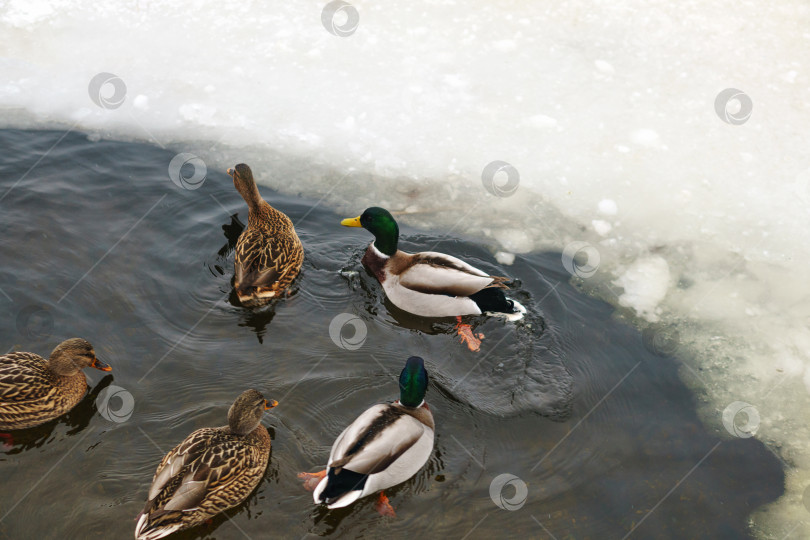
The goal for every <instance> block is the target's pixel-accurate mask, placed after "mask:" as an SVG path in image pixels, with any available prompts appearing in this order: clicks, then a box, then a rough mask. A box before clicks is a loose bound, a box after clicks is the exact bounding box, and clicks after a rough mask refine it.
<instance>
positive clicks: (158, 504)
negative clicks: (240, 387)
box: [135, 390, 278, 540]
mask: <svg viewBox="0 0 810 540" xmlns="http://www.w3.org/2000/svg"><path fill="white" fill-rule="evenodd" d="M276 405H278V402H276V401H270V402H268V401H267V400H266V399H265V398H264V396H262V394H260V393H259V392H257V391H256V390H245V391H244V392H242V394H241V395H240V396H239V397H238V398H236V401H234V402H233V405H231V408H230V409H229V410H228V425H227V426H223V427H217V428H202V429H198V430H197V431H195V432H194V433H192V434H191V435H189V436H188V437H186V438H185V440H184V441H183V442H181V443H180V444H179V445H178V446H176V447H175V448H174V449H173V450H172V451H171V452H169V453H168V454H166V457H164V458H163V461H161V462H160V465H158V468H157V471H155V476H154V478H153V479H152V487H150V488H149V500H148V501H147V502H146V506H145V507H144V509H143V511H142V512H141V513H140V514H139V515H138V518H137V519H138V524H137V525H136V526H135V538H136V539H138V540H154V539H157V538H163V537H164V536H167V535H169V534H172V533H173V532H176V531H180V530H183V529H188V528H190V527H194V526H196V525H199V524H201V523H203V522H205V521H206V520H207V519H209V518H211V517H213V516H215V515H216V514H219V513H220V512H224V511H225V510H227V509H229V508H233V507H234V506H236V505H238V504H239V503H241V502H242V501H244V500H245V499H246V498H247V496H248V495H250V493H251V492H252V491H253V490H254V488H255V487H256V486H257V485H259V482H261V479H262V477H264V473H265V470H266V469H267V462H268V460H269V458H270V434H269V433H267V429H266V428H265V427H263V426H262V425H261V420H262V416H263V415H264V411H266V410H268V409H272V408H273V407H275V406H276Z"/></svg>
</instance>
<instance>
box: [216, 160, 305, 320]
mask: <svg viewBox="0 0 810 540" xmlns="http://www.w3.org/2000/svg"><path fill="white" fill-rule="evenodd" d="M228 174H229V175H230V176H231V177H232V178H233V185H234V187H235V188H236V190H237V191H238V192H239V194H240V195H242V198H243V199H245V202H246V203H247V205H248V226H247V227H246V228H245V230H244V231H242V234H241V235H240V236H239V240H238V241H237V242H236V255H235V257H234V281H233V286H234V289H235V290H236V294H237V296H238V297H239V301H240V302H241V303H242V305H244V306H246V307H255V306H259V305H262V304H266V303H267V302H269V301H270V300H271V299H273V298H278V297H279V296H281V295H282V294H283V293H284V292H285V291H286V290H287V288H288V287H289V286H290V284H291V283H292V281H293V279H295V277H296V276H297V275H298V272H299V271H300V270H301V264H302V263H303V261H304V248H303V246H302V245H301V240H300V239H299V238H298V235H297V234H295V227H293V223H292V221H290V218H288V217H287V216H286V215H285V214H284V213H283V212H279V211H278V210H276V209H275V208H273V207H272V206H270V205H269V204H268V203H267V201H265V200H264V199H263V198H262V196H261V195H260V194H259V188H257V187H256V182H255V181H254V180H253V171H251V170H250V167H248V166H247V165H245V164H244V163H240V164H239V165H237V166H236V167H234V168H232V169H228Z"/></svg>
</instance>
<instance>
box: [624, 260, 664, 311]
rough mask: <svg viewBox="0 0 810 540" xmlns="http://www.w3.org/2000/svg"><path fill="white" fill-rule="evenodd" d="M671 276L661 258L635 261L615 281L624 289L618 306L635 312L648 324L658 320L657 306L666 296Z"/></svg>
mask: <svg viewBox="0 0 810 540" xmlns="http://www.w3.org/2000/svg"><path fill="white" fill-rule="evenodd" d="M670 279H671V276H670V274H669V265H668V264H667V261H666V260H664V258H663V257H658V256H655V255H654V256H650V257H644V258H639V259H637V260H636V261H635V262H634V263H633V264H631V265H630V267H629V268H627V270H625V271H624V272H623V273H622V274H621V275H620V276H619V277H618V278H617V279H616V280H614V281H613V284H614V285H617V286H619V287H621V288H623V289H624V293H623V294H622V295H621V296H619V304H620V305H622V306H625V307H630V308H633V309H634V310H636V313H637V314H638V315H639V316H641V317H644V318H645V319H646V320H648V321H650V322H655V321H657V320H658V318H659V317H658V315H659V311H658V304H659V303H661V301H662V300H663V299H664V297H665V296H666V295H667V291H668V290H669V287H670Z"/></svg>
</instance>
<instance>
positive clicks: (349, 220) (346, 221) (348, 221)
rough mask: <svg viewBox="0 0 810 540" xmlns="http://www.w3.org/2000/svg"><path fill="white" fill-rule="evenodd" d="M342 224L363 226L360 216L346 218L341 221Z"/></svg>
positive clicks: (345, 225)
mask: <svg viewBox="0 0 810 540" xmlns="http://www.w3.org/2000/svg"><path fill="white" fill-rule="evenodd" d="M340 224H341V225H343V226H344V227H362V225H360V216H357V217H353V218H346V219H344V220H343V221H341V222H340Z"/></svg>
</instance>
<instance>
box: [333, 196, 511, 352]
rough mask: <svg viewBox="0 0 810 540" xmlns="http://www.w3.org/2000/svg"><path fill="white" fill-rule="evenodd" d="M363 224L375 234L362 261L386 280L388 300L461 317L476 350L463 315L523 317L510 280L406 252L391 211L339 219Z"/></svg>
mask: <svg viewBox="0 0 810 540" xmlns="http://www.w3.org/2000/svg"><path fill="white" fill-rule="evenodd" d="M340 224H341V225H344V226H346V227H363V228H364V229H366V230H367V231H369V232H370V233H371V234H373V235H374V241H373V242H371V244H369V246H368V249H366V253H365V255H363V260H362V263H363V265H364V266H365V267H366V268H368V269H369V270H370V271H371V272H372V273H373V274H374V276H375V277H376V278H377V280H378V281H379V282H380V283H381V284H382V287H383V290H384V291H385V294H386V295H387V296H388V299H389V300H391V302H392V303H393V304H394V305H396V306H397V307H398V308H400V309H403V310H405V311H407V312H409V313H413V314H414V315H421V316H423V317H456V318H457V321H458V325H457V328H459V334H461V336H462V339H463V340H464V341H466V342H467V343H468V345H469V346H470V348H471V349H473V350H477V345H478V344H480V342H478V344H476V341H477V340H476V339H475V336H473V335H472V332H471V331H470V330H469V325H462V324H461V316H462V315H480V314H482V313H487V314H493V315H500V316H503V317H505V318H507V319H509V320H518V319H520V318H522V317H523V314H524V313H526V309H525V308H524V307H523V306H522V305H520V304H519V303H518V302H517V301H515V300H511V299H509V298H507V297H506V295H505V294H504V292H503V290H504V289H506V288H507V286H506V285H505V284H504V283H505V282H507V281H509V278H505V277H499V276H490V275H489V274H487V273H486V272H484V271H482V270H479V269H478V268H475V267H473V266H471V265H469V264H467V263H466V262H464V261H462V260H461V259H458V258H456V257H453V256H452V255H447V254H445V253H439V252H437V251H423V252H421V253H405V252H404V251H400V250H399V249H397V244H398V242H399V226H398V225H397V222H396V220H395V219H394V217H393V216H392V215H391V213H390V212H388V210H385V209H384V208H379V207H371V208H367V209H366V210H365V212H363V214H362V215H360V216H358V217H356V218H350V219H344V220H343V221H341V222H340Z"/></svg>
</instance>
